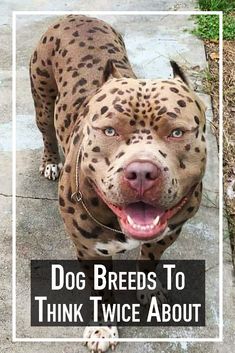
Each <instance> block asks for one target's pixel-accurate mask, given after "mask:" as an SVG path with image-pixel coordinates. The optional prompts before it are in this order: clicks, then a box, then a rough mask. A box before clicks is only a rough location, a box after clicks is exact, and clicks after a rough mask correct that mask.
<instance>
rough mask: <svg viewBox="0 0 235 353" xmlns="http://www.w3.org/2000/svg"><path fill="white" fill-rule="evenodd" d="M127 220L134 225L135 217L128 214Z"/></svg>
mask: <svg viewBox="0 0 235 353" xmlns="http://www.w3.org/2000/svg"><path fill="white" fill-rule="evenodd" d="M127 221H128V223H129V224H130V225H132V226H133V225H134V222H133V219H132V218H131V217H130V216H127Z"/></svg>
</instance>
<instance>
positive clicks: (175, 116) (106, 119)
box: [80, 62, 206, 240]
mask: <svg viewBox="0 0 235 353" xmlns="http://www.w3.org/2000/svg"><path fill="white" fill-rule="evenodd" d="M171 64H172V67H173V72H174V78H173V79H168V80H166V79H163V80H143V79H133V78H124V77H119V76H120V75H119V74H118V73H117V71H116V69H115V68H114V67H113V68H112V72H113V74H111V76H109V77H108V79H107V81H106V82H105V83H104V84H103V86H102V87H101V88H100V90H99V91H98V92H97V93H96V94H95V95H94V96H93V97H92V98H91V99H90V101H89V103H88V105H87V107H86V118H85V123H84V127H83V141H82V146H81V163H80V173H82V174H83V177H84V176H85V178H87V179H88V180H89V182H90V183H91V184H92V186H93V187H94V189H95V191H96V193H97V194H98V195H99V196H100V198H101V199H102V200H103V201H104V202H105V204H106V205H108V207H109V208H110V209H111V210H112V211H113V212H114V213H115V214H116V216H117V217H118V220H119V223H120V226H121V229H122V231H123V232H124V233H125V234H126V235H128V236H130V237H133V238H137V239H141V240H150V239H153V238H157V237H159V236H160V235H161V234H162V233H163V232H164V230H165V229H166V227H167V224H168V222H169V220H170V219H171V218H172V217H173V216H175V215H176V214H177V213H178V212H179V211H180V210H181V208H182V207H183V206H184V204H185V203H186V202H187V201H188V200H189V199H190V197H191V195H192V193H193V191H194V189H195V187H196V186H197V185H198V184H199V183H200V182H201V179H202V177H203V174H204V170H205V163H206V144H205V107H204V104H203V103H202V102H201V100H200V99H199V98H198V97H197V96H196V95H195V93H194V92H193V91H192V90H191V89H190V87H189V85H188V83H187V80H186V79H185V76H184V74H183V72H182V70H181V69H180V68H179V66H178V65H177V64H176V63H175V62H172V63H171Z"/></svg>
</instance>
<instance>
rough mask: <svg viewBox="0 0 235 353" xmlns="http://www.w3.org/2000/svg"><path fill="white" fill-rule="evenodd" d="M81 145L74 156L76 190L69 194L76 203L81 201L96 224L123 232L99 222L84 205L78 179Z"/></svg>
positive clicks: (113, 230) (116, 231)
mask: <svg viewBox="0 0 235 353" xmlns="http://www.w3.org/2000/svg"><path fill="white" fill-rule="evenodd" d="M81 147H82V146H80V148H79V150H78V154H77V158H76V172H75V173H76V174H75V177H76V191H75V192H74V193H73V194H72V195H71V198H73V199H74V197H75V200H76V201H77V203H79V202H81V204H82V206H83V208H84V209H85V211H86V212H87V214H88V216H89V217H90V218H91V219H92V220H93V221H94V222H96V223H97V224H98V225H100V226H101V227H103V228H105V229H108V230H111V231H112V232H115V233H120V234H123V232H122V231H121V230H119V229H115V228H111V227H109V226H106V225H105V224H103V223H102V222H100V221H99V220H98V219H96V218H95V217H94V216H93V215H92V213H91V212H90V211H89V209H88V207H87V206H86V204H85V202H84V200H83V196H82V193H81V191H80V190H79V181H78V161H79V157H80V154H81Z"/></svg>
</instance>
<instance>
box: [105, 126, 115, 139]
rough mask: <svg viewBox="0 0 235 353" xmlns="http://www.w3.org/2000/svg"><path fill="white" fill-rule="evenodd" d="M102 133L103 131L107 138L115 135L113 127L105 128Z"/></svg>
mask: <svg viewBox="0 0 235 353" xmlns="http://www.w3.org/2000/svg"><path fill="white" fill-rule="evenodd" d="M103 131H104V134H105V135H106V136H109V137H112V136H115V135H117V133H116V131H115V129H114V128H113V127H106V129H104V130H103Z"/></svg>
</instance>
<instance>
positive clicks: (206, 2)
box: [193, 0, 235, 40]
mask: <svg viewBox="0 0 235 353" xmlns="http://www.w3.org/2000/svg"><path fill="white" fill-rule="evenodd" d="M199 7H200V10H203V11H223V15H224V16H223V39H225V40H233V39H235V1H234V0H199ZM195 19H196V23H197V28H196V29H195V30H193V33H194V34H195V35H197V36H198V37H200V38H202V39H204V40H218V39H219V16H218V15H198V16H195Z"/></svg>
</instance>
